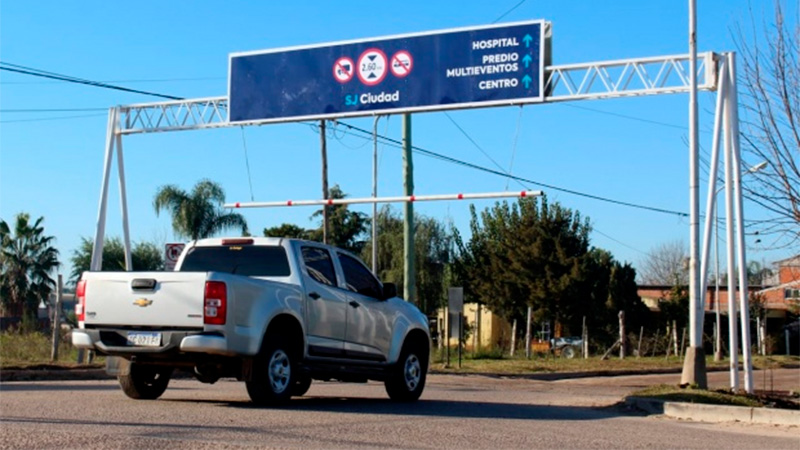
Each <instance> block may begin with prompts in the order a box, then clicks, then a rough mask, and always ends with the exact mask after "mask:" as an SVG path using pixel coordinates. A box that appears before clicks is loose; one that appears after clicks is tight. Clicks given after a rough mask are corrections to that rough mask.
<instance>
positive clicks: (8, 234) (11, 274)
mask: <svg viewBox="0 0 800 450" xmlns="http://www.w3.org/2000/svg"><path fill="white" fill-rule="evenodd" d="M43 221H44V217H39V218H38V219H37V220H36V221H35V222H33V223H31V222H30V215H28V214H27V213H20V214H18V215H17V217H16V221H15V223H14V229H13V233H12V230H11V227H9V225H8V223H6V221H4V220H0V303H2V306H3V309H5V310H9V309H14V310H17V311H20V310H21V312H22V317H23V323H26V324H31V325H32V324H33V322H34V321H35V320H36V311H37V309H38V307H39V302H40V301H41V300H42V299H46V298H47V296H48V295H50V292H52V291H53V289H54V288H55V285H56V282H55V280H54V279H53V278H51V277H50V273H52V272H53V271H54V270H55V269H56V268H58V266H59V265H60V264H59V262H58V250H56V249H55V247H53V246H52V245H51V244H52V243H53V241H54V240H55V237H53V236H45V235H44V226H43V225H42V222H43Z"/></svg>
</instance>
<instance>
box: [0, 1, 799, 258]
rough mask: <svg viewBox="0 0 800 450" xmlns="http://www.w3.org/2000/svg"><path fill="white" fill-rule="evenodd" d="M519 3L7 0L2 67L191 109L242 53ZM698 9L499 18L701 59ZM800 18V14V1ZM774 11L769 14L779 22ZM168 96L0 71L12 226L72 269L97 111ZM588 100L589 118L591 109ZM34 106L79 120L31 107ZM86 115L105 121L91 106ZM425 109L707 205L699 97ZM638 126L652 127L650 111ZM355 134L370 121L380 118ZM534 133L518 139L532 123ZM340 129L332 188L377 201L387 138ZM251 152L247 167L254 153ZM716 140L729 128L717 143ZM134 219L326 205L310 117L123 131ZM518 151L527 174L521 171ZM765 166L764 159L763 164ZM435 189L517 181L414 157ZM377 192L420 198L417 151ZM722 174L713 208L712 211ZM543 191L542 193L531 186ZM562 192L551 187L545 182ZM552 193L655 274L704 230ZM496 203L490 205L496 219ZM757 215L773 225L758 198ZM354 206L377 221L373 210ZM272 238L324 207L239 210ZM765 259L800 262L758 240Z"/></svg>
mask: <svg viewBox="0 0 800 450" xmlns="http://www.w3.org/2000/svg"><path fill="white" fill-rule="evenodd" d="M518 3H519V1H518V0H498V1H495V2H486V1H477V0H466V1H417V0H412V1H404V2H356V1H342V2H323V1H303V0H299V1H292V2H255V1H252V2H212V1H195V2H163V1H140V2H134V3H119V2H108V1H85V2H80V3H73V2H58V1H42V2H26V1H4V2H2V4H0V60H2V61H3V62H7V63H14V64H21V65H25V66H30V67H35V68H37V69H43V70H48V71H52V72H57V73H61V74H67V75H72V76H76V77H82V78H87V79H91V80H102V81H108V82H113V83H114V84H118V85H123V86H128V87H131V88H135V89H142V90H149V91H155V92H159V93H165V94H170V95H176V96H181V97H188V98H197V97H210V96H221V95H225V94H226V92H227V70H228V55H229V53H234V52H243V51H253V50H262V49H271V48H278V47H287V46H297V45H307V44H316V43H325V42H331V41H341V40H351V39H362V38H370V37H380V36H385V35H393V34H402V33H412V32H422V31H428V30H438V29H447V28H454V27H465V26H478V25H485V24H489V23H491V22H493V21H495V20H496V19H497V18H498V17H499V16H500V15H502V14H503V13H505V12H506V11H508V10H509V9H510V8H512V7H514V6H515V5H517V4H518ZM698 4H699V5H698V43H699V50H701V51H706V50H713V51H718V52H721V51H729V50H735V44H734V42H733V39H732V37H731V30H732V28H733V27H735V26H736V24H737V23H739V22H744V23H745V25H746V26H747V27H749V21H750V9H752V11H753V12H754V14H755V15H756V21H757V27H756V28H760V23H761V21H762V18H763V17H766V18H767V19H769V18H771V13H770V8H769V6H770V5H771V4H772V2H771V1H763V2H759V1H754V0H750V1H747V0H732V1H723V0H717V1H710V0H706V1H704V0H698ZM687 8H688V1H676V0H649V1H646V2H643V1H615V2H596V1H573V2H541V1H537V0H527V1H525V2H523V3H522V4H521V5H519V6H518V7H517V8H516V9H514V10H513V11H511V12H510V13H508V14H507V15H506V16H505V17H504V18H503V19H502V21H501V22H515V21H521V20H532V19H544V20H547V21H550V22H552V24H553V63H554V64H568V63H579V62H590V61H602V60H612V59H620V58H632V57H645V56H657V55H669V54H681V53H686V52H687V51H688V44H687V42H688V38H687V29H688V25H687V21H688V15H687ZM794 8H796V5H794ZM792 12H793V13H794V14H796V11H794V10H792ZM765 14H766V15H765ZM714 98H715V97H714V94H712V93H701V94H700V107H701V110H703V111H705V112H704V113H702V115H701V129H702V130H709V129H710V128H711V126H712V116H711V115H710V114H709V113H708V111H711V110H713V105H714ZM150 101H157V99H155V98H152V97H146V96H143V95H138V94H130V93H125V92H119V91H111V90H104V89H98V88H94V87H89V86H82V85H77V84H68V83H63V82H54V81H47V80H42V79H38V78H33V77H29V76H25V75H20V74H13V73H9V72H1V73H0V218H2V219H4V220H7V221H10V220H12V219H13V216H14V215H16V214H17V213H19V212H21V211H25V212H28V213H30V214H31V215H32V216H34V217H38V216H44V217H45V226H46V232H47V233H48V234H52V235H54V236H55V237H56V238H57V247H58V248H59V250H60V251H61V254H62V257H61V260H62V262H63V263H64V264H65V267H64V269H63V272H64V273H65V274H68V273H69V270H70V267H69V262H68V260H69V256H70V255H71V254H72V252H73V251H74V249H75V248H76V247H77V246H78V244H79V240H80V237H81V236H84V237H90V236H93V234H94V230H95V226H96V221H97V207H98V200H99V190H100V182H101V175H102V164H103V152H104V139H105V133H106V121H107V116H106V112H105V111H103V110H94V108H108V107H110V106H113V105H120V104H131V103H141V102H150ZM585 108H591V110H587V109H585ZM19 109H37V110H48V109H77V110H80V111H36V112H13V111H11V110H19ZM82 109H87V110H82ZM449 115H450V117H451V118H452V119H453V120H455V121H456V122H457V123H458V125H459V126H461V127H462V128H463V129H465V130H466V131H467V133H468V134H469V136H470V137H471V138H472V139H473V140H474V141H475V142H477V143H478V144H479V145H480V147H481V148H482V149H483V150H484V152H485V153H486V154H488V155H489V157H491V160H490V159H489V157H487V156H486V155H485V154H484V153H483V152H481V151H480V150H479V149H478V148H476V147H475V146H474V145H473V143H471V142H470V141H469V140H468V139H467V137H466V136H464V135H463V134H462V133H461V132H460V131H459V130H458V129H457V128H456V126H455V125H454V124H453V123H452V122H451V120H450V119H449V118H448V117H447V116H446V115H445V114H444V113H424V114H415V115H414V116H413V142H414V144H415V145H418V146H421V147H424V148H426V149H429V150H432V151H435V152H438V153H442V154H445V155H448V156H452V157H455V158H458V159H462V160H465V161H468V162H471V163H474V164H478V165H481V166H486V167H489V168H495V166H494V164H495V163H494V162H493V161H492V160H494V161H495V162H496V163H498V164H499V165H500V166H502V167H504V168H505V169H508V168H509V166H511V172H513V173H514V174H515V175H519V176H522V177H525V178H527V179H531V180H535V181H539V182H542V183H547V184H551V185H555V186H559V187H562V188H566V189H571V190H574V191H580V192H585V193H590V194H593V195H598V196H602V197H608V198H612V199H616V200H620V201H625V202H630V203H636V204H642V205H648V206H653V207H657V208H663V209H667V210H675V211H685V212H688V209H689V196H688V150H687V148H686V144H685V141H686V136H687V135H688V131H687V129H686V126H687V123H688V118H687V117H688V95H683V94H681V95H662V96H654V97H641V98H629V99H617V100H601V101H592V102H588V101H583V102H572V103H569V104H543V105H529V106H525V107H524V108H522V110H521V112H520V108H519V107H505V108H488V109H477V110H468V111H454V112H451V113H449ZM621 116H630V117H632V118H639V119H645V120H646V121H642V120H634V119H632V118H630V117H621ZM348 122H349V123H352V124H354V125H357V126H360V127H362V128H371V126H372V119H350V120H348ZM518 124H519V134H518V137H517V138H516V151H515V152H514V151H513V150H512V149H513V147H514V142H515V136H516V135H517V126H518ZM400 125H401V119H400V117H399V116H392V117H390V118H388V119H382V120H381V122H380V124H379V131H380V132H381V133H382V134H386V135H387V136H390V137H392V138H399V137H400V131H401V130H400ZM344 131H345V130H344V129H342V128H339V129H337V130H335V131H334V132H332V134H331V135H330V137H329V139H328V159H329V179H330V182H331V184H335V183H338V184H339V185H340V186H341V187H342V189H343V190H344V191H345V192H347V193H348V194H349V195H350V196H352V197H367V196H370V195H371V161H372V144H371V142H369V141H367V140H364V139H362V138H359V137H355V136H350V135H347V134H345V133H344ZM243 136H244V141H245V142H246V147H247V153H248V159H247V160H246V159H245V150H244V144H243ZM701 145H702V146H703V147H704V148H709V147H710V146H711V135H710V133H708V132H704V133H702V134H701ZM123 147H124V151H125V165H126V177H127V180H126V181H127V188H128V208H129V215H130V223H131V232H132V238H133V240H134V241H142V240H148V241H157V242H159V243H163V242H171V241H175V240H176V238H175V236H174V235H173V233H172V230H171V225H170V219H169V217H168V216H167V215H165V214H162V215H161V216H160V217H157V216H156V214H155V212H154V210H153V207H152V199H153V195H154V193H155V192H156V190H157V189H158V187H159V186H162V185H164V184H176V185H178V186H179V187H181V188H184V189H187V190H188V189H190V188H191V187H192V186H193V185H194V184H195V183H196V182H197V181H198V180H200V179H201V178H209V179H212V180H214V181H216V182H219V183H220V184H222V186H223V187H224V188H225V191H226V194H227V199H228V200H229V201H249V200H250V198H251V194H250V186H249V183H248V176H247V167H246V166H247V163H249V166H250V173H251V177H252V192H253V197H254V198H255V200H257V201H272V200H285V199H295V200H300V199H316V198H319V197H320V196H321V195H320V191H321V188H320V176H319V173H320V158H319V154H320V151H319V135H318V134H317V133H316V131H315V130H314V129H313V128H311V127H309V126H307V125H304V124H280V125H267V126H259V127H247V128H245V129H244V130H243V131H242V130H241V129H239V128H230V129H218V130H205V131H189V132H178V133H159V134H149V135H135V136H129V137H125V138H124V140H123ZM512 154H513V166H512V165H511V161H512ZM756 162H758V161H752V162H748V163H756ZM414 169H415V187H416V193H417V194H418V195H423V194H447V193H457V192H493V191H502V190H505V189H506V188H507V187H508V189H511V190H520V189H522V188H523V187H522V186H521V185H519V184H518V183H516V182H513V181H512V182H510V183H509V182H507V180H506V179H504V178H502V177H498V176H496V175H491V174H487V173H482V172H478V171H475V170H473V169H469V168H465V167H460V166H457V165H453V164H451V163H447V162H443V161H439V160H435V159H431V158H428V157H425V156H423V155H419V154H417V155H414ZM379 172H380V174H379V179H380V182H379V187H378V190H379V195H387V196H388V195H401V194H402V189H403V188H402V162H401V153H400V151H399V150H397V149H395V148H392V147H387V146H381V148H380V165H379ZM706 177H707V172H706V170H705V168H703V170H702V171H701V180H702V183H701V204H702V205H704V204H705V194H704V192H705V180H706V179H707V178H706ZM116 183H117V180H116V177H114V178H112V183H111V184H112V187H111V192H110V202H109V215H108V227H107V236H120V235H121V234H122V232H121V229H122V227H121V219H120V213H119V200H118V198H119V197H118V190H117V185H116ZM527 187H529V188H532V189H539V188H540V187H539V186H536V185H527ZM544 190H545V191H546V192H548V191H547V189H544ZM548 196H549V199H550V201H551V202H552V201H559V202H561V203H562V204H563V205H564V206H566V207H569V208H572V209H575V210H578V211H580V212H581V214H582V215H583V216H585V217H589V218H590V219H591V221H592V224H593V225H594V227H595V232H594V233H593V234H592V244H593V245H594V246H596V247H600V248H604V249H607V250H610V251H611V252H612V253H613V254H614V256H615V257H616V258H617V259H618V260H621V261H628V262H632V263H633V264H634V265H638V263H640V262H641V261H642V259H643V258H644V256H645V255H644V253H646V252H647V251H649V250H650V249H652V248H653V247H655V246H657V245H659V244H661V243H664V242H667V241H675V240H684V241H685V242H686V243H687V247H688V236H689V224H688V220H687V219H685V218H681V217H678V216H675V215H669V214H662V213H657V212H651V211H643V210H638V209H632V208H629V207H624V206H618V205H612V204H609V203H604V202H598V201H596V200H591V199H588V198H585V197H580V196H575V195H570V194H566V193H559V192H553V191H549V192H548ZM491 204H492V202H491V201H479V202H476V206H477V207H478V208H479V209H483V208H485V207H487V206H491ZM415 208H416V210H417V211H418V212H420V213H422V214H425V215H428V216H432V217H436V218H438V219H442V220H451V219H452V220H453V221H454V223H455V224H456V226H458V227H459V228H460V229H461V230H462V231H463V232H467V231H468V230H467V228H468V222H469V211H468V207H467V205H466V204H465V203H459V202H436V203H418V204H417V205H416V206H415ZM745 208H746V214H748V215H749V216H750V217H757V216H759V215H760V214H762V213H761V212H760V211H758V210H756V209H755V208H754V207H753V205H752V204H749V203H746V204H745ZM356 209H358V210H361V211H364V212H368V211H369V210H370V207H369V206H360V207H357V208H356ZM241 212H242V213H243V214H244V215H245V217H246V218H247V220H248V223H249V225H250V228H251V230H252V232H253V233H254V234H258V235H260V234H261V230H262V229H263V228H264V227H268V226H274V225H277V224H280V223H283V222H291V223H296V224H298V225H301V226H306V227H310V226H315V225H316V224H315V223H312V222H310V221H309V219H308V217H309V216H310V215H311V213H312V212H313V209H312V208H273V209H251V210H242V211H241ZM748 252H749V254H748V256H749V257H750V259H757V260H762V259H764V260H766V261H767V262H769V261H772V260H776V259H781V258H784V257H788V256H790V254H789V250H768V249H766V248H765V246H764V243H758V244H757V243H755V239H754V238H752V237H748Z"/></svg>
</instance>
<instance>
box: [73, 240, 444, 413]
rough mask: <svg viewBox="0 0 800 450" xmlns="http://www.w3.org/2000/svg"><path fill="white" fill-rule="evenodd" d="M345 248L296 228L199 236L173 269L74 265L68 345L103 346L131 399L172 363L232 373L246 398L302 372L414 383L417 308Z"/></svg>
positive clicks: (205, 377)
mask: <svg viewBox="0 0 800 450" xmlns="http://www.w3.org/2000/svg"><path fill="white" fill-rule="evenodd" d="M396 291H397V289H396V287H395V285H393V284H390V283H381V282H380V281H379V280H378V279H377V278H376V277H375V276H374V275H373V274H372V272H370V271H369V269H367V267H366V266H365V265H364V264H363V263H362V262H361V261H360V260H359V259H358V258H356V257H355V256H354V255H352V254H350V253H348V252H346V251H344V250H341V249H337V248H334V247H330V246H327V245H323V244H319V243H316V242H308V241H302V240H297V239H278V238H232V239H230V238H226V239H203V240H200V241H195V242H192V243H189V244H187V246H186V248H185V249H184V251H183V253H182V254H181V256H180V258H179V260H178V264H177V266H176V269H175V272H85V273H84V274H83V276H82V278H81V280H80V281H79V282H78V286H77V292H76V296H77V297H78V303H77V304H76V307H75V312H76V316H77V319H78V323H79V329H76V330H74V331H73V333H72V343H73V345H75V346H76V347H78V348H83V349H91V350H95V351H97V352H98V353H100V354H103V355H107V356H109V357H116V358H108V361H109V364H108V370H109V373H112V374H115V375H117V377H118V379H119V383H120V386H121V387H122V390H123V391H124V392H125V394H127V395H128V396H129V397H131V398H134V399H156V398H158V397H160V396H161V394H163V393H164V391H165V390H166V389H167V385H168V384H169V381H170V377H171V375H172V373H173V371H174V370H176V369H184V370H189V371H191V372H192V373H193V374H194V376H195V377H196V378H197V379H198V380H199V381H201V382H203V383H214V382H216V381H217V380H219V378H220V377H235V378H236V379H238V380H239V381H244V382H245V384H246V386H247V392H248V394H249V395H250V398H251V399H252V400H253V402H254V403H257V404H262V405H274V404H280V403H284V402H286V401H288V400H289V398H290V397H292V396H302V395H303V394H305V393H306V391H308V389H309V387H310V386H311V382H312V379H313V380H340V381H347V382H366V381H367V380H378V381H383V382H384V383H385V385H386V392H387V393H388V394H389V397H390V398H391V399H392V400H395V401H414V400H417V399H418V398H419V396H420V395H421V394H422V390H423V389H424V387H425V377H426V374H427V370H428V360H429V356H430V342H431V341H430V332H429V330H428V322H427V319H426V318H425V316H424V315H423V314H422V313H421V312H420V311H419V310H418V309H417V308H416V307H415V306H414V305H412V304H410V303H408V302H406V301H404V300H402V299H400V298H398V297H397V296H396Z"/></svg>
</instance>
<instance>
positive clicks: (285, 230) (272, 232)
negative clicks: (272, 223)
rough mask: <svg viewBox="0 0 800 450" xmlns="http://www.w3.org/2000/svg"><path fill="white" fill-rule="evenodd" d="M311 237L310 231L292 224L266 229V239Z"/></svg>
mask: <svg viewBox="0 0 800 450" xmlns="http://www.w3.org/2000/svg"><path fill="white" fill-rule="evenodd" d="M310 235H311V231H310V230H306V229H305V228H303V227H299V226H297V225H295V224H292V223H283V224H280V225H278V226H277V227H271V228H264V236H265V237H280V238H297V239H309V237H310Z"/></svg>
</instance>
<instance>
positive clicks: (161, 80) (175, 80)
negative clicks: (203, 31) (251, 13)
mask: <svg viewBox="0 0 800 450" xmlns="http://www.w3.org/2000/svg"><path fill="white" fill-rule="evenodd" d="M212 80H227V77H192V78H140V79H133V80H96V81H97V82H98V83H178V82H181V83H183V82H186V81H212ZM61 82H62V81H0V84H15V85H23V84H59V83H61Z"/></svg>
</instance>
